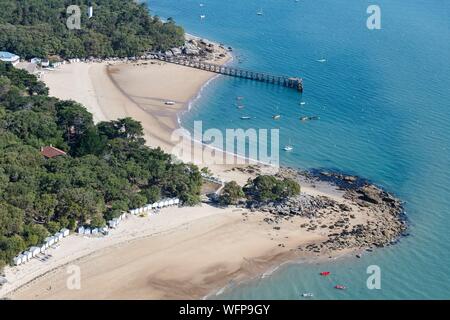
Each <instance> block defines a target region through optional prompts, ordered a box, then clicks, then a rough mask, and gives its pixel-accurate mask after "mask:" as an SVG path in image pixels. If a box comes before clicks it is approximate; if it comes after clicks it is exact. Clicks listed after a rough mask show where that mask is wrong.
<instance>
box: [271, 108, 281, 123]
mask: <svg viewBox="0 0 450 320" xmlns="http://www.w3.org/2000/svg"><path fill="white" fill-rule="evenodd" d="M277 112H278V107H277ZM280 118H281V115H280V114H278V113H277V114H275V115H273V116H272V119H273V120H279V119H280Z"/></svg>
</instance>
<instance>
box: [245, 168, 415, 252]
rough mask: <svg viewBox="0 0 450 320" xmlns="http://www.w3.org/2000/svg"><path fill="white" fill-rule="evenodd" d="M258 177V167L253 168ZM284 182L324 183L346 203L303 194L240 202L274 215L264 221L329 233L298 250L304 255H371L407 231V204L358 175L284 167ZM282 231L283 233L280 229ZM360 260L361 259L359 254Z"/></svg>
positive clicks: (282, 170)
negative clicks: (296, 219) (277, 199)
mask: <svg viewBox="0 0 450 320" xmlns="http://www.w3.org/2000/svg"><path fill="white" fill-rule="evenodd" d="M250 170H252V172H255V169H254V168H250ZM276 176H277V177H279V178H291V179H294V180H296V181H297V182H299V183H300V185H301V186H304V185H308V186H310V187H312V188H315V185H316V184H319V183H322V184H323V183H325V184H327V185H329V186H333V187H334V188H335V189H337V190H338V192H341V193H343V201H338V200H336V199H333V198H331V197H327V196H322V195H315V196H313V195H309V194H305V193H303V192H302V193H301V194H300V195H298V196H296V197H293V198H289V199H285V200H283V201H281V202H277V203H274V202H270V203H245V204H244V203H241V206H246V207H249V208H250V209H251V211H262V212H265V213H268V214H270V217H268V218H265V219H264V220H265V222H266V223H269V224H273V225H274V229H277V226H276V225H277V223H278V222H279V221H281V220H282V219H285V220H289V219H291V218H293V217H303V218H306V221H307V222H305V223H302V224H301V225H300V228H301V229H303V230H306V231H307V232H320V233H321V234H326V238H327V239H326V240H325V241H322V242H317V243H311V244H309V245H307V246H305V247H299V248H298V249H299V250H301V251H306V252H312V253H320V254H331V253H333V252H337V251H340V250H344V249H354V250H356V251H358V250H360V251H361V250H368V251H371V250H372V249H373V248H375V247H385V246H388V245H391V244H394V243H396V242H397V241H398V239H399V238H400V237H401V236H402V235H405V231H406V229H407V223H406V217H405V214H404V208H403V203H402V202H401V201H400V200H399V199H397V198H395V197H394V196H393V195H392V194H390V193H388V192H386V191H384V190H383V189H381V188H379V187H378V186H376V185H374V184H371V183H369V182H368V181H366V180H364V179H361V178H359V177H357V176H350V175H343V174H340V173H333V172H325V171H298V170H296V169H292V168H281V169H280V171H279V172H278V173H277V174H276ZM277 230H279V229H277ZM357 257H360V255H359V254H358V255H357Z"/></svg>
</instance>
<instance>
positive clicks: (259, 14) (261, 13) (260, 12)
mask: <svg viewBox="0 0 450 320" xmlns="http://www.w3.org/2000/svg"><path fill="white" fill-rule="evenodd" d="M256 14H257V15H258V16H262V15H263V14H264V12H263V10H262V9H260V10H259V11H258V12H257V13H256Z"/></svg>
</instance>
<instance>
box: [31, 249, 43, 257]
mask: <svg viewBox="0 0 450 320" xmlns="http://www.w3.org/2000/svg"><path fill="white" fill-rule="evenodd" d="M30 252H31V257H36V256H37V255H38V254H39V253H41V248H39V247H31V248H30Z"/></svg>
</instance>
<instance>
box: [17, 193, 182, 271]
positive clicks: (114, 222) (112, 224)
mask: <svg viewBox="0 0 450 320" xmlns="http://www.w3.org/2000/svg"><path fill="white" fill-rule="evenodd" d="M180 203H181V201H180V199H178V198H172V199H165V200H161V201H159V202H155V203H152V204H148V205H146V206H144V207H141V208H137V209H133V210H130V213H131V214H133V215H138V214H142V213H147V212H148V211H150V210H155V209H161V208H166V207H171V206H177V205H179V204H180ZM126 215H127V213H123V214H122V215H120V216H119V217H117V218H114V219H111V220H109V221H108V223H107V226H105V227H102V228H91V227H84V226H81V227H78V230H77V233H78V234H80V235H89V236H90V235H94V236H95V235H100V234H103V235H107V234H108V231H109V229H114V228H117V226H118V225H119V224H120V222H121V221H122V220H124V219H125V217H126ZM69 233H70V231H69V229H62V230H61V231H60V232H57V233H55V235H54V236H51V237H47V238H45V240H44V244H43V245H41V246H39V247H37V246H36V247H31V248H29V249H28V250H27V251H25V252H23V253H22V254H19V255H18V256H17V257H15V258H14V259H13V262H14V265H16V266H19V265H21V264H24V263H26V262H28V261H30V260H31V259H33V258H35V257H37V256H38V255H39V254H41V253H42V254H45V253H46V251H47V249H49V248H50V247H51V246H53V245H54V244H56V243H57V242H59V241H60V240H62V239H63V238H65V237H67V236H69Z"/></svg>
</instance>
